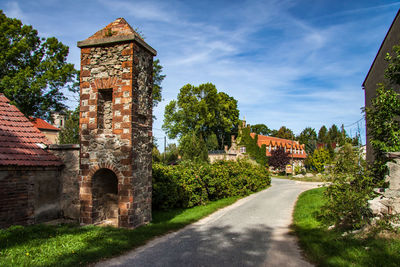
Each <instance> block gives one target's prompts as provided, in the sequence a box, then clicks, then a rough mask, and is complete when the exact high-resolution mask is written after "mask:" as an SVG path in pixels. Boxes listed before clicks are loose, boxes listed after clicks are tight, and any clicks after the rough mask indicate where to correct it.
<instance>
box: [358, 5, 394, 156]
mask: <svg viewBox="0 0 400 267" xmlns="http://www.w3.org/2000/svg"><path fill="white" fill-rule="evenodd" d="M399 13H400V10H399V11H398V12H397V15H396V17H395V18H394V20H393V22H392V25H391V26H390V28H389V31H388V32H387V33H386V36H385V38H384V39H383V42H382V44H381V46H380V48H379V50H378V53H377V54H376V56H375V59H374V61H373V62H372V65H371V67H370V69H369V71H368V74H367V76H366V77H365V80H364V82H363V84H362V87H363V89H364V93H365V107H370V106H371V100H372V98H374V97H375V95H376V89H377V84H378V83H381V82H383V81H384V73H385V70H386V68H387V62H386V61H385V56H386V54H387V53H391V52H392V47H393V46H394V45H399V44H400V15H399ZM367 123H368V122H367ZM366 133H367V136H366V137H367V160H368V161H370V162H371V161H373V158H374V156H373V151H372V147H371V145H370V138H369V136H368V128H367V129H366Z"/></svg>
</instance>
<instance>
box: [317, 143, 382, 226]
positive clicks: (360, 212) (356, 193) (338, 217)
mask: <svg viewBox="0 0 400 267" xmlns="http://www.w3.org/2000/svg"><path fill="white" fill-rule="evenodd" d="M329 177H330V179H329V180H330V182H331V184H330V185H329V186H328V187H327V189H326V191H325V196H326V198H327V201H326V204H325V205H324V206H323V207H322V219H323V220H324V221H325V222H326V223H327V224H332V223H333V224H335V226H336V227H339V228H344V229H358V228H361V227H362V226H364V225H365V224H367V223H368V222H369V219H370V216H371V211H370V209H369V207H368V200H369V199H370V198H371V197H372V195H373V188H374V183H373V177H372V175H371V173H370V172H369V171H368V170H367V165H366V162H365V160H363V159H362V157H361V155H360V152H359V149H358V148H353V147H352V145H351V144H346V145H344V146H343V147H342V148H341V149H340V150H339V152H338V154H337V156H336V159H335V165H334V167H333V170H332V172H331V173H330V175H329Z"/></svg>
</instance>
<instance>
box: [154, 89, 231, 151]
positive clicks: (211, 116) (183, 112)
mask: <svg viewBox="0 0 400 267" xmlns="http://www.w3.org/2000/svg"><path fill="white" fill-rule="evenodd" d="M238 121H239V110H238V109H237V101H236V100H235V99H234V98H233V97H230V96H228V95H227V94H225V93H223V92H219V93H218V91H217V88H216V87H215V85H213V84H211V83H206V84H201V85H199V86H194V85H191V84H187V85H185V86H183V87H182V88H181V90H180V92H179V94H178V99H177V100H172V101H171V102H170V103H169V104H168V105H167V106H166V107H165V113H164V124H163V126H162V127H163V129H164V130H165V131H166V132H167V134H168V137H169V138H171V139H174V138H177V137H183V136H185V135H188V134H189V136H191V135H193V134H194V135H196V136H197V137H202V138H205V137H208V136H210V135H211V134H213V133H214V134H215V135H216V136H217V139H218V146H219V147H221V148H222V147H223V144H224V139H225V138H226V135H229V134H230V133H232V129H234V128H235V127H236V126H237V124H238ZM185 138H186V137H185Z"/></svg>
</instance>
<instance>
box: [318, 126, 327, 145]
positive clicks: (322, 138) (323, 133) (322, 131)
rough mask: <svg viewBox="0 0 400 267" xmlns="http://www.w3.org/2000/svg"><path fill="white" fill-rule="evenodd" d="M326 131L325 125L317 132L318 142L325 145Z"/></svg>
mask: <svg viewBox="0 0 400 267" xmlns="http://www.w3.org/2000/svg"><path fill="white" fill-rule="evenodd" d="M327 135H328V129H327V128H326V127H325V125H322V126H321V128H320V129H319V131H318V142H319V143H321V144H326V143H327V142H328V136H327Z"/></svg>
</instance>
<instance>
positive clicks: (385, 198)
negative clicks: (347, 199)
mask: <svg viewBox="0 0 400 267" xmlns="http://www.w3.org/2000/svg"><path fill="white" fill-rule="evenodd" d="M388 157H389V158H391V159H392V162H388V163H387V166H388V168H389V174H388V175H387V176H386V177H385V181H386V182H388V183H389V187H388V188H384V189H380V190H374V191H375V192H376V193H378V194H381V195H380V196H378V197H376V198H374V199H373V200H370V201H369V204H370V209H371V210H372V212H373V214H375V215H377V216H380V215H384V214H400V153H399V152H394V153H388Z"/></svg>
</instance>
